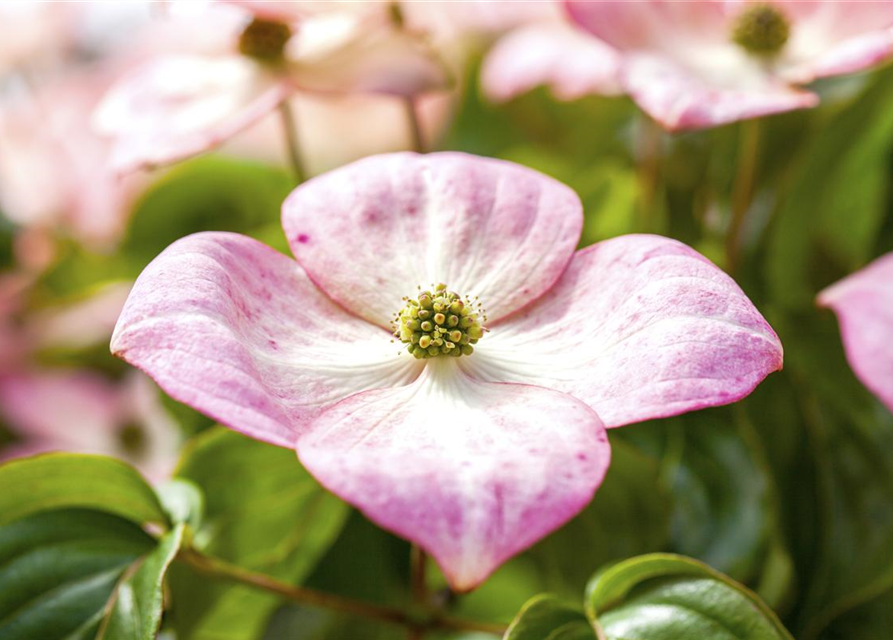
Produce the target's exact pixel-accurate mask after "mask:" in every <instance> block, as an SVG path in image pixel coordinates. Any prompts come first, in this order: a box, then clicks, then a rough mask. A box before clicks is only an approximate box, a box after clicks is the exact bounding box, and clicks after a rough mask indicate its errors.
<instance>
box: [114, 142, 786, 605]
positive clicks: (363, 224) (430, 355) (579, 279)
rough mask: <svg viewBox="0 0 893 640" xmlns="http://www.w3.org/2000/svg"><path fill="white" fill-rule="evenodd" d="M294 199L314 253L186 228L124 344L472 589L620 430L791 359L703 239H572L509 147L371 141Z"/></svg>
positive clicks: (575, 227)
mask: <svg viewBox="0 0 893 640" xmlns="http://www.w3.org/2000/svg"><path fill="white" fill-rule="evenodd" d="M282 220H283V226H284V228H285V232H286V236H287V238H288V241H289V244H290V246H291V249H292V252H293V253H294V255H295V257H296V258H297V262H295V261H294V260H292V259H290V258H288V257H286V256H284V255H282V254H280V253H277V252H276V251H274V250H272V249H270V248H268V247H266V246H264V245H263V244H261V243H259V242H257V241H255V240H252V239H249V238H247V237H244V236H240V235H235V234H230V233H213V232H211V233H201V234H196V235H192V236H188V237H186V238H183V239H181V240H179V241H177V242H176V243H174V244H173V245H171V246H170V247H169V248H168V249H166V250H165V251H164V252H163V253H162V254H161V255H160V256H159V257H158V258H156V259H155V261H153V262H152V263H151V264H150V265H149V266H148V267H147V268H146V270H145V271H144V272H143V273H142V275H141V276H140V277H139V279H138V280H137V283H136V284H135V285H134V289H133V291H132V292H131V295H130V298H129V299H128V301H127V303H126V304H125V307H124V310H123V311H122V314H121V317H120V318H119V320H118V325H117V327H116V329H115V333H114V335H113V337H112V345H111V346H112V350H113V352H114V353H115V354H117V355H118V356H120V357H122V358H124V359H125V360H127V361H128V362H130V363H131V364H133V365H135V366H137V367H139V368H140V369H142V370H144V371H145V372H146V373H148V374H149V375H150V376H151V377H153V378H154V379H155V380H156V382H158V384H159V385H160V386H161V387H162V388H163V389H165V390H166V391H167V392H168V393H169V394H170V395H172V396H173V397H174V398H176V399H178V400H180V401H181V402H185V403H187V404H189V405H191V406H193V407H195V408H196V409H198V410H200V411H202V412H204V413H206V414H208V415H209V416H211V417H213V418H214V419H216V420H218V421H221V422H223V423H224V424H226V425H229V426H230V427H231V428H233V429H235V430H237V431H241V432H242V433H244V434H247V435H249V436H251V437H254V438H257V439H259V440H263V441H266V442H270V443H273V444H276V445H280V446H283V447H295V448H296V449H297V453H298V456H299V458H300V460H301V462H302V463H303V464H304V465H305V466H306V467H307V469H308V470H309V471H310V472H311V473H312V474H313V475H314V476H315V477H316V478H317V479H318V480H319V482H320V483H322V484H323V485H324V486H325V487H327V488H328V489H330V490H331V491H332V492H334V493H335V494H337V495H338V496H340V497H342V498H343V499H345V500H347V501H348V502H350V503H352V504H354V505H356V506H357V507H358V508H359V509H360V510H362V511H363V512H364V513H365V514H366V515H367V516H368V517H369V518H371V519H372V520H373V521H374V522H376V523H378V524H379V525H381V526H382V527H384V528H387V529H389V530H391V531H394V532H396V533H397V534H399V535H401V536H403V537H405V538H408V539H410V540H412V541H414V542H416V543H418V544H419V545H420V546H421V547H422V548H423V549H424V550H426V551H427V552H429V553H430V554H431V555H432V556H433V557H434V558H435V559H436V560H437V562H438V563H439V565H440V566H441V568H442V569H443V571H444V573H445V575H446V576H447V578H448V580H449V582H450V584H451V586H452V587H453V588H454V589H456V590H460V591H463V590H468V589H471V588H473V587H474V586H476V585H477V584H479V583H480V582H481V581H483V580H484V579H485V578H486V577H487V575H488V574H489V573H490V572H491V571H493V570H494V569H495V568H496V567H497V566H499V564H501V563H502V562H503V561H505V560H506V559H507V558H509V557H511V556H512V555H514V554H516V553H518V552H519V551H521V550H523V549H525V548H526V547H528V546H529V545H531V544H533V543H534V542H535V541H537V540H538V539H540V538H542V537H543V536H545V535H546V534H548V533H549V532H551V531H552V530H554V529H555V528H557V527H558V526H560V525H561V524H563V523H564V522H566V521H567V520H568V519H570V518H571V517H572V516H574V515H575V514H576V513H577V512H579V511H580V509H582V508H583V507H584V506H585V505H586V504H587V503H588V502H589V501H590V499H591V498H592V496H593V493H594V492H595V490H596V488H597V487H598V486H599V484H600V483H601V481H602V478H603V477H604V474H605V471H606V469H607V467H608V462H609V458H610V451H609V446H608V441H607V438H606V435H605V427H619V426H621V425H625V424H629V423H632V422H638V421H640V420H645V419H648V418H657V417H662V416H670V415H674V414H678V413H682V412H685V411H690V410H693V409H700V408H702V407H709V406H714V405H720V404H726V403H729V402H734V401H736V400H738V399H740V398H742V397H744V396H746V395H747V394H748V393H750V391H751V390H752V389H753V388H754V387H755V386H756V385H757V384H758V383H759V382H760V381H761V380H762V379H763V378H764V377H765V376H766V375H768V374H769V373H770V372H772V371H775V370H777V369H779V368H780V367H781V363H782V349H781V345H780V344H779V341H778V338H777V336H776V335H775V333H774V332H773V331H772V329H771V328H770V327H769V325H768V324H767V323H766V321H765V320H764V319H763V318H762V317H761V316H760V314H759V312H758V311H757V310H756V309H755V308H754V307H753V305H752V304H751V303H750V301H749V300H748V299H747V297H746V296H745V295H744V294H743V293H742V291H741V290H740V289H739V288H738V287H737V286H736V285H735V283H734V282H733V281H732V280H731V279H730V278H729V277H728V276H726V275H725V274H724V273H722V272H721V271H720V270H719V269H717V268H716V267H715V266H713V265H712V264H711V263H710V262H709V261H708V260H706V259H705V258H704V257H702V256H700V255H699V254H698V253H696V252H695V251H693V250H692V249H690V248H688V247H686V246H685V245H683V244H681V243H679V242H676V241H674V240H669V239H666V238H661V237H657V236H647V235H642V236H625V237H621V238H617V239H614V240H610V241H607V242H603V243H600V244H597V245H594V246H592V247H589V248H586V249H583V250H582V251H578V252H575V248H576V246H577V243H578V241H579V239H580V232H581V229H582V223H583V215H582V207H581V204H580V200H579V198H578V197H577V195H576V194H575V193H574V192H573V191H572V190H570V189H569V188H568V187H566V186H564V185H562V184H561V183H559V182H557V181H555V180H552V179H551V178H548V177H546V176H544V175H542V174H539V173H537V172H535V171H532V170H530V169H527V168H524V167H521V166H518V165H515V164H512V163H509V162H503V161H499V160H493V159H485V158H479V157H475V156H469V155H465V154H460V153H439V154H431V155H417V154H412V153H395V154H387V155H381V156H373V157H370V158H366V159H363V160H360V161H357V162H355V163H353V164H351V165H347V166H346V167H342V168H340V169H338V170H335V171H332V172H330V173H328V174H324V175H322V176H320V177H317V178H314V179H312V180H310V181H309V182H307V183H305V184H304V185H303V186H301V187H299V188H298V189H296V190H295V191H294V192H293V193H292V194H291V196H289V198H288V199H287V200H286V201H285V203H284V205H283V213H282ZM258 472H259V473H262V472H263V471H262V470H258Z"/></svg>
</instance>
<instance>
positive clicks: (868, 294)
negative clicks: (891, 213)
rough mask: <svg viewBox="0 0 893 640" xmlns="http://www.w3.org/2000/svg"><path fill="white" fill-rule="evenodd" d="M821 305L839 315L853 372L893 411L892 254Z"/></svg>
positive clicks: (835, 288) (833, 289)
mask: <svg viewBox="0 0 893 640" xmlns="http://www.w3.org/2000/svg"><path fill="white" fill-rule="evenodd" d="M818 303H819V305H820V306H823V307H828V308H830V309H833V310H834V312H835V313H836V314H837V317H838V320H839V322H840V333H841V336H842V338H843V346H844V348H845V349H846V356H847V360H849V363H850V366H851V367H852V368H853V371H854V372H855V373H856V375H857V376H858V377H859V379H860V380H861V381H862V383H863V384H864V385H865V386H866V387H868V388H869V389H870V390H871V391H872V392H873V393H874V394H875V395H876V396H877V397H878V398H880V399H881V402H883V403H884V404H885V405H886V406H887V408H888V409H890V411H893V344H891V337H893V253H888V254H886V255H884V256H882V257H880V258H878V259H877V260H875V261H874V262H872V263H871V264H870V265H868V266H867V267H865V268H864V269H862V270H861V271H857V272H856V273H854V274H852V275H850V276H849V277H847V278H844V279H843V280H841V281H840V282H838V283H836V284H834V285H832V286H830V287H828V288H827V289H825V290H824V291H822V292H821V293H820V294H819V297H818Z"/></svg>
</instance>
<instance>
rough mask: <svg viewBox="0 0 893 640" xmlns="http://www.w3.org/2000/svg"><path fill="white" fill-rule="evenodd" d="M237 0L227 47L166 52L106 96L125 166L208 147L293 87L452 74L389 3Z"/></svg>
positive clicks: (106, 118) (390, 85)
mask: <svg viewBox="0 0 893 640" xmlns="http://www.w3.org/2000/svg"><path fill="white" fill-rule="evenodd" d="M230 4H235V5H241V8H239V7H232V6H231V7H218V8H217V10H218V11H223V10H226V9H229V10H231V11H237V12H239V11H240V12H241V14H240V15H241V20H239V23H238V24H234V30H233V32H232V34H231V37H230V38H229V41H228V47H226V48H224V49H222V50H221V49H219V48H213V50H212V51H210V52H209V53H207V54H204V55H202V54H197V53H186V54H178V55H166V56H165V55H162V56H159V57H158V58H156V59H154V60H151V61H149V62H147V63H146V64H144V65H141V66H140V67H138V68H137V69H135V70H133V71H132V72H131V73H129V74H126V75H125V76H124V77H123V78H122V79H121V80H120V82H119V83H117V84H116V85H115V86H114V87H113V88H112V89H111V91H110V92H109V93H108V95H107V96H106V98H105V99H104V100H103V102H102V104H101V105H100V106H99V108H98V110H97V112H96V117H95V120H94V124H95V126H96V127H97V129H98V130H99V131H101V132H102V133H104V134H106V135H108V136H110V137H111V138H112V139H113V141H114V145H115V151H114V157H113V162H114V164H115V166H116V167H117V168H118V169H119V170H121V171H130V170H133V169H136V168H139V167H151V166H155V165H160V164H166V163H170V162H175V161H177V160H181V159H183V158H186V157H188V156H191V155H195V154H197V153H201V152H203V151H206V150H208V149H211V148H213V147H215V146H217V145H219V144H220V143H222V142H224V141H225V140H227V139H229V138H231V137H232V136H234V135H235V134H236V133H238V132H240V131H242V130H243V129H246V128H247V127H249V126H250V125H252V124H254V123H255V122H257V121H258V120H260V119H261V118H262V117H263V116H265V115H266V114H267V113H269V112H270V111H272V110H273V109H275V108H276V107H277V106H279V105H280V104H282V103H283V102H284V101H286V100H287V99H288V97H289V96H290V95H291V94H292V93H293V92H295V91H310V92H318V93H324V94H326V93H378V94H387V95H395V96H413V95H415V94H418V93H421V92H424V91H428V90H431V89H437V88H441V87H443V86H444V85H445V84H446V82H447V75H446V71H445V68H444V67H443V66H442V65H441V63H440V62H439V60H437V58H436V57H435V56H434V55H433V53H432V52H431V51H430V50H429V49H428V48H427V46H426V45H425V43H424V41H423V40H422V39H421V38H420V37H418V36H417V34H414V33H411V32H409V31H408V30H406V29H404V28H401V26H400V25H398V24H397V23H396V22H395V20H394V18H393V17H392V15H391V14H390V13H389V11H388V6H387V5H385V4H378V3H371V4H368V5H367V4H364V3H358V4H343V3H329V4H323V3H306V4H304V3H300V4H298V3H268V2H259V3H230ZM252 16H253V18H252ZM196 28H197V29H201V25H200V24H196Z"/></svg>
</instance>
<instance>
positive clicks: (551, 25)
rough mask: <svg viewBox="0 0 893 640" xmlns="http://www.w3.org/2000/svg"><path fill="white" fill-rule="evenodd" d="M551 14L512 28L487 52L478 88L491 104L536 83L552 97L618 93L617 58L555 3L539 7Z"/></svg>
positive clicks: (528, 89)
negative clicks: (491, 101)
mask: <svg viewBox="0 0 893 640" xmlns="http://www.w3.org/2000/svg"><path fill="white" fill-rule="evenodd" d="M538 6H541V7H543V8H544V10H545V9H550V10H551V11H550V13H549V14H547V15H545V16H542V17H540V18H539V19H537V20H534V21H531V22H530V23H529V24H525V25H522V26H520V27H519V28H517V29H514V30H513V31H511V32H510V33H509V34H507V35H506V36H504V37H503V38H501V39H500V40H499V41H498V42H497V43H496V44H495V45H494V46H493V48H492V49H491V50H490V52H489V53H488V54H487V57H486V58H485V60H484V64H483V67H482V69H481V85H482V87H483V89H484V92H485V93H486V94H487V96H488V97H489V98H490V99H491V100H494V101H498V102H501V101H505V100H509V99H511V98H514V97H515V96H517V95H520V94H522V93H526V92H527V91H530V90H531V89H534V88H536V87H538V86H540V85H545V86H548V87H549V88H550V89H551V90H552V93H553V94H554V95H555V97H556V98H558V99H560V100H575V99H577V98H581V97H583V96H586V95H590V94H598V95H617V94H619V93H622V90H621V88H620V84H619V78H618V74H619V64H620V56H619V55H618V53H617V52H616V51H614V49H612V48H611V47H609V46H608V45H606V44H605V43H603V42H601V41H600V40H599V39H598V38H595V37H593V36H592V35H591V34H590V33H587V32H586V31H584V30H583V29H581V28H580V27H578V26H577V25H576V24H573V23H571V22H569V21H568V20H567V18H566V17H565V16H563V15H561V12H560V8H561V5H560V3H558V2H554V3H540V4H539V5H538Z"/></svg>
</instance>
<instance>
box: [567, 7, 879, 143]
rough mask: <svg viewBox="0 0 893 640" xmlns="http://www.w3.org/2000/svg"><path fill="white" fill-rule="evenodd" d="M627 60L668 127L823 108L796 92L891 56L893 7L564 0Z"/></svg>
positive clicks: (624, 66)
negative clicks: (815, 107)
mask: <svg viewBox="0 0 893 640" xmlns="http://www.w3.org/2000/svg"><path fill="white" fill-rule="evenodd" d="M565 1H566V5H567V8H568V10H569V12H570V15H571V17H572V18H573V19H574V20H576V22H577V23H579V24H580V25H581V26H582V27H583V28H585V29H586V30H588V31H589V32H590V33H592V34H594V35H595V36H597V37H598V38H600V39H601V40H603V41H604V42H606V43H607V44H609V45H611V46H613V47H615V48H616V49H617V51H618V52H619V53H620V55H621V63H620V65H621V69H620V74H621V83H622V85H623V87H624V89H625V90H626V91H627V92H628V93H629V94H630V95H631V96H632V97H633V99H634V100H635V101H636V102H637V103H638V104H639V106H640V107H641V108H642V109H644V110H645V111H646V112H648V114H650V115H651V116H652V117H653V118H655V119H656V120H657V121H658V122H660V123H661V124H662V125H663V126H664V127H666V128H667V129H670V130H677V129H696V128H702V127H711V126H715V125H720V124H724V123H727V122H732V121H735V120H741V119H746V118H753V117H757V116H762V115H766V114H770V113H778V112H782V111H790V110H793V109H800V108H804V107H811V106H815V105H816V104H817V103H818V96H816V95H815V94H814V93H811V92H809V91H805V90H803V89H799V88H797V85H802V84H807V83H809V82H812V81H813V80H815V79H817V78H823V77H827V76H834V75H839V74H844V73H851V72H854V71H858V70H860V69H864V68H866V67H869V66H871V65H873V64H875V63H877V62H879V61H881V60H884V59H886V58H888V57H889V56H890V55H891V53H893V2H888V1H886V0H880V1H878V2H843V1H832V0H769V1H766V2H755V1H741V0H735V1H732V2H728V1H725V0H704V1H701V2H675V1H673V0H650V1H649V0H646V1H643V2H619V1H608V2H589V1H587V0H565Z"/></svg>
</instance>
